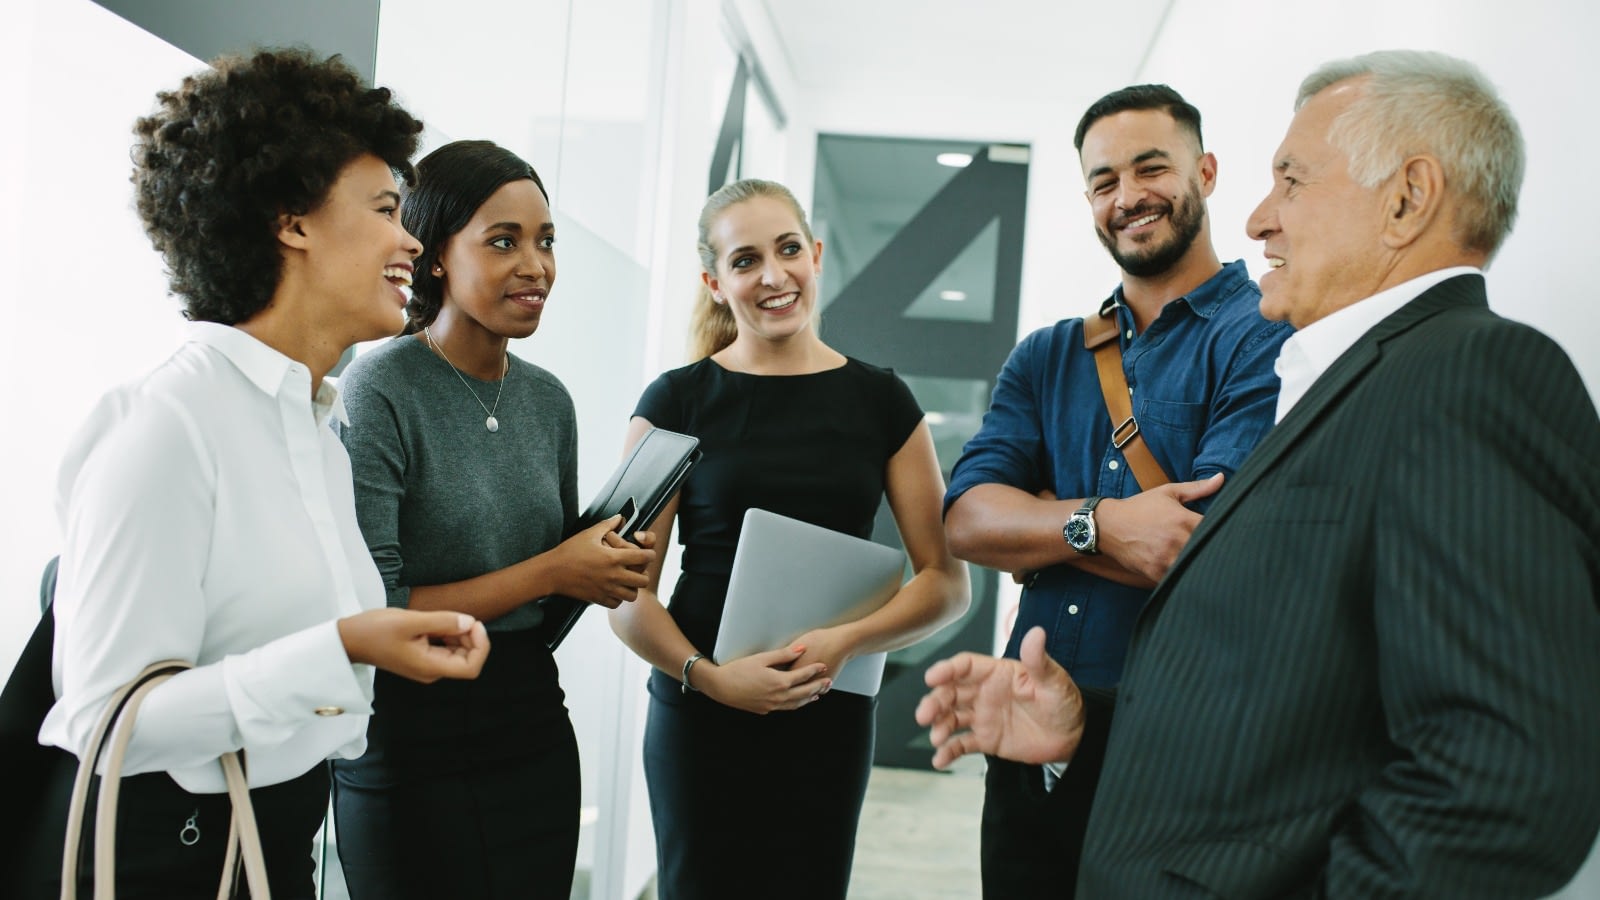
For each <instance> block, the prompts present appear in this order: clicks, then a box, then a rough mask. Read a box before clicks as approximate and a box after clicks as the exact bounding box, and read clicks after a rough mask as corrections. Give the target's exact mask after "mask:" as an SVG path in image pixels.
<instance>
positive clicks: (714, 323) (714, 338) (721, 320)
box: [689, 283, 739, 362]
mask: <svg viewBox="0 0 1600 900" xmlns="http://www.w3.org/2000/svg"><path fill="white" fill-rule="evenodd" d="M738 336H739V326H738V323H736V322H734V320H733V312H732V311H731V310H729V309H728V307H727V304H724V303H718V302H717V301H716V298H714V297H712V296H711V289H710V288H708V287H706V286H705V284H704V283H701V285H700V291H699V293H697V294H696V295H695V298H694V312H693V314H692V316H691V318H690V320H689V362H699V361H700V360H702V359H705V358H706V357H708V356H710V355H711V354H713V353H716V352H717V351H718V350H721V349H723V348H724V347H727V346H728V345H729V344H732V343H733V340H734V338H737V337H738Z"/></svg>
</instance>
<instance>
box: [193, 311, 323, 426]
mask: <svg viewBox="0 0 1600 900" xmlns="http://www.w3.org/2000/svg"><path fill="white" fill-rule="evenodd" d="M184 337H185V339H186V340H188V341H189V342H192V343H196V344H203V345H205V346H207V347H210V348H212V349H213V350H216V351H217V352H218V353H221V354H222V355H223V356H224V357H226V358H227V360H228V361H229V362H231V363H233V365H234V368H236V369H238V370H239V372H240V373H241V374H243V375H244V377H245V378H246V379H247V380H249V382H250V383H251V384H253V385H255V386H256V388H257V389H258V390H260V391H261V392H262V393H264V394H266V395H267V396H269V397H277V396H278V394H279V393H280V392H281V391H282V390H283V388H284V382H285V380H287V379H288V378H289V376H290V374H291V373H293V374H297V375H300V376H302V378H303V380H302V379H295V380H296V381H297V382H300V383H301V384H305V385H309V384H310V382H311V370H310V369H308V368H307V367H306V365H305V363H302V362H300V361H298V360H295V359H291V358H289V357H287V356H285V355H283V354H282V353H279V352H278V351H277V350H274V349H272V348H271V347H269V346H267V345H266V344H264V343H262V342H261V341H258V340H256V339H255V338H254V337H252V336H251V335H249V334H248V333H246V332H244V331H242V330H240V329H238V328H235V327H233V326H231V325H223V324H221V323H219V322H190V323H189V325H188V326H187V330H186V331H185V333H184ZM301 390H302V389H301V388H300V387H298V386H297V387H295V388H294V393H295V394H296V395H297V397H303V396H304V395H303V394H301ZM311 407H312V409H311V413H312V415H313V416H314V417H315V418H316V422H317V424H318V425H322V424H324V423H326V422H327V421H328V419H329V418H334V419H337V420H338V422H339V424H341V425H347V424H349V418H348V417H347V416H346V414H345V409H344V398H343V397H341V396H340V395H339V389H338V387H336V386H335V384H334V382H333V381H332V380H331V379H328V378H323V379H322V384H321V385H319V386H318V387H317V393H316V396H315V397H313V398H311Z"/></svg>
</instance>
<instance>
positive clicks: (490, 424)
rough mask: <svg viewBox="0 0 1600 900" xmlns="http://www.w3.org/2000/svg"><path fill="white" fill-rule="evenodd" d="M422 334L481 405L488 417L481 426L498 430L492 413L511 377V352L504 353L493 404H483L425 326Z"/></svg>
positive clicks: (491, 431)
mask: <svg viewBox="0 0 1600 900" xmlns="http://www.w3.org/2000/svg"><path fill="white" fill-rule="evenodd" d="M422 336H423V337H424V338H427V340H428V346H429V347H431V348H432V349H433V350H434V352H436V353H438V354H439V356H440V358H441V359H443V360H444V362H445V365H447V366H449V367H450V371H452V372H454V373H456V378H459V379H460V380H461V386H462V387H464V388H466V389H467V393H469V394H471V395H472V399H474V400H477V401H478V406H480V407H482V409H483V414H484V415H485V416H487V417H488V418H486V419H484V420H483V427H485V428H487V429H489V432H490V433H491V434H493V433H494V432H496V431H499V430H500V420H499V419H496V418H495V417H494V413H495V410H497V409H499V408H500V395H501V394H503V393H504V392H505V389H506V379H508V378H510V377H511V354H510V353H509V352H507V353H506V358H505V368H504V370H502V371H501V373H500V387H499V388H498V389H497V390H496V391H495V392H494V406H493V407H489V406H484V405H483V400H481V399H480V398H479V397H478V392H477V391H475V390H473V389H472V385H470V384H467V379H466V377H465V376H463V375H462V374H461V370H460V369H458V368H456V364H455V363H453V362H451V361H450V357H449V356H447V355H445V352H444V348H443V347H441V346H439V343H438V342H437V341H435V340H434V339H433V335H432V334H430V333H429V332H428V329H427V328H423V329H422Z"/></svg>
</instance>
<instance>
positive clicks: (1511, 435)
mask: <svg viewBox="0 0 1600 900" xmlns="http://www.w3.org/2000/svg"><path fill="white" fill-rule="evenodd" d="M1522 158H1523V156H1522V142H1521V137H1520V134H1519V132H1518V129H1517V126H1516V123H1515V121H1514V120H1513V119H1512V117H1511V115H1510V113H1509V112H1508V111H1507V110H1506V108H1505V106H1504V104H1502V103H1501V101H1500V100H1499V99H1498V97H1497V96H1496V95H1495V93H1494V90H1493V88H1492V87H1490V86H1489V85H1488V83H1487V82H1486V81H1485V80H1484V78H1483V76H1482V75H1481V73H1479V72H1478V71H1477V69H1476V68H1474V67H1473V66H1471V65H1469V64H1467V63H1464V62H1461V61H1459V60H1455V59H1452V58H1449V57H1446V56H1442V55H1439V54H1429V53H1414V52H1385V53H1376V54H1371V55H1368V56H1364V57H1359V58H1356V59H1353V60H1346V61H1341V62H1336V63H1332V64H1330V65H1328V66H1324V67H1323V68H1322V69H1320V70H1318V71H1317V72H1315V73H1313V74H1312V75H1311V76H1310V77H1309V78H1307V79H1306V81H1305V83H1304V84H1303V85H1302V86H1301V91H1300V97H1299V100H1298V102H1297V113H1296V115H1295V117H1294V120H1293V122H1292V124H1291V125H1290V127H1289V132H1288V134H1287V136H1286V137H1285V138H1284V141H1283V145H1282V147H1281V148H1280V149H1279V151H1278V154H1277V156H1276V157H1275V163H1274V176H1275V179H1274V186H1273V189H1272V192H1271V193H1270V194H1269V195H1268V196H1267V198H1266V199H1265V200H1264V201H1262V203H1261V205H1260V207H1258V208H1257V209H1256V211H1255V213H1254V214H1253V215H1252V216H1251V218H1250V223H1249V229H1250V233H1251V234H1252V236H1254V237H1256V238H1257V239H1260V240H1262V241H1264V242H1265V244H1266V255H1267V259H1268V260H1269V262H1270V264H1271V266H1272V271H1271V272H1269V273H1268V275H1267V276H1266V277H1265V278H1263V279H1262V281H1261V290H1262V301H1261V306H1262V311H1263V312H1264V313H1265V314H1267V315H1268V316H1269V317H1271V318H1280V319H1287V320H1288V321H1290V322H1291V323H1293V324H1294V325H1295V326H1296V327H1297V328H1298V329H1300V330H1299V331H1298V333H1297V334H1296V335H1295V336H1294V337H1292V338H1290V339H1289V341H1288V342H1287V343H1286V344H1285V345H1284V348H1283V351H1282V353H1281V355H1280V357H1279V361H1278V371H1279V374H1280V375H1281V377H1282V379H1283V393H1282V396H1281V398H1280V400H1279V405H1278V417H1279V420H1280V421H1279V424H1278V425H1277V426H1276V427H1275V428H1274V429H1273V431H1272V432H1271V433H1269V434H1268V436H1267V438H1266V439H1265V440H1264V441H1263V442H1262V443H1261V445H1260V446H1259V447H1258V448H1257V450H1256V452H1255V453H1254V455H1253V456H1252V457H1251V458H1250V459H1249V461H1248V462H1247V463H1246V464H1245V466H1244V467H1243V468H1242V469H1240V471H1239V472H1238V473H1237V474H1236V475H1235V476H1234V478H1233V479H1232V483H1231V484H1230V485H1229V486H1227V487H1226V488H1225V489H1224V490H1223V492H1222V493H1221V495H1220V496H1219V497H1218V498H1217V500H1216V502H1215V504H1214V505H1213V506H1212V507H1211V509H1210V511H1209V514H1208V515H1207V516H1206V518H1205V520H1204V521H1203V522H1202V523H1201V524H1200V525H1199V527H1198V528H1197V529H1196V530H1195V532H1194V534H1193V535H1192V537H1191V539H1190V541H1189V543H1188V545H1187V546H1186V547H1185V549H1184V551H1183V553H1182V554H1181V555H1180V556H1179V558H1178V560H1177V561H1176V562H1175V563H1174V565H1173V567H1172V569H1171V571H1170V573H1169V574H1168V576H1167V577H1166V579H1165V580H1164V581H1163V582H1162V583H1161V585H1160V586H1159V587H1158V588H1157V589H1156V591H1155V593H1154V594H1153V595H1152V597H1151V600H1150V603H1149V604H1148V605H1147V606H1146V608H1145V610H1144V612H1143V613H1142V615H1141V618H1140V620H1139V622H1138V624H1137V626H1136V628H1135V631H1134V637H1133V645H1132V648H1131V649H1130V651H1129V655H1128V661H1127V667H1126V669H1125V674H1124V679H1123V682H1122V686H1121V689H1120V691H1119V692H1118V695H1117V696H1116V698H1115V713H1114V718H1115V723H1114V725H1113V723H1112V718H1113V712H1112V706H1111V699H1112V698H1111V697H1110V696H1109V695H1106V694H1102V693H1098V692H1095V691H1093V690H1089V689H1084V690H1082V691H1080V690H1079V688H1078V687H1077V685H1075V684H1074V683H1073V682H1072V680H1071V679H1070V678H1069V677H1068V676H1067V675H1066V673H1065V672H1064V671H1063V670H1061V669H1060V668H1059V667H1058V666H1056V665H1055V664H1054V663H1053V662H1051V661H1050V660H1048V659H1047V658H1046V656H1045V654H1044V652H1043V644H1044V642H1043V635H1042V634H1040V633H1032V634H1030V635H1029V636H1028V637H1027V638H1026V639H1025V640H1024V642H1023V646H1022V660H1021V661H1020V662H1017V661H1011V660H992V659H989V658H986V657H980V656H975V655H970V654H964V655H962V656H960V657H956V658H954V659H952V660H947V661H945V662H942V663H939V664H937V665H935V666H934V667H933V668H932V669H930V670H929V673H928V683H929V685H930V687H932V688H933V691H932V692H931V693H930V694H929V695H928V697H927V698H925V699H924V701H923V704H922V705H921V706H920V707H919V709H918V719H919V721H922V722H923V723H924V724H932V725H933V726H934V728H933V738H934V742H935V744H936V745H937V746H938V748H939V749H938V754H937V756H936V757H935V763H936V764H939V765H944V764H947V763H948V762H949V761H950V760H952V759H954V758H955V757H956V756H959V755H961V754H962V753H967V752H973V751H977V750H982V751H986V752H990V753H996V754H998V755H1001V756H1006V757H1010V758H1013V759H1017V760H1019V761H1024V762H1044V761H1049V760H1058V761H1063V762H1065V761H1068V760H1070V763H1069V765H1068V767H1067V769H1066V771H1065V775H1064V777H1063V781H1062V784H1061V785H1059V786H1058V787H1057V790H1063V789H1065V790H1076V791H1096V793H1095V802H1094V812H1093V815H1092V817H1091V819H1090V822H1089V827H1088V838H1087V843H1086V845H1085V848H1084V862H1083V869H1082V873H1081V876H1080V880H1079V896H1084V897H1138V898H1164V897H1173V898H1177V897H1210V896H1222V897H1229V898H1255V897H1260V898H1282V897H1361V898H1384V897H1417V896H1429V897H1451V898H1473V897H1483V898H1491V897H1492V898H1497V900H1498V898H1508V897H1539V896H1543V895H1545V894H1548V893H1549V892H1551V891H1553V890H1555V889H1556V888H1559V887H1560V886H1561V885H1562V884H1563V883H1565V881H1566V880H1567V879H1569V878H1570V877H1571V876H1572V874H1573V873H1574V872H1575V871H1576V870H1577V868H1578V866H1579V864H1580V863H1581V862H1582V861H1583V858H1584V856H1585V853H1586V852H1587V850H1588V849H1589V847H1590V845H1591V844H1592V842H1593V841H1594V838H1595V834H1596V830H1597V828H1600V767H1597V765H1596V760H1600V728H1597V726H1596V724H1595V715H1596V711H1597V710H1600V610H1597V606H1596V598H1597V589H1596V572H1597V570H1600V418H1597V417H1596V415H1595V408H1594V405H1593V404H1592V403H1591V401H1590V399H1589V397H1588V395H1587V393H1586V392H1585V390H1584V387H1583V384H1582V382H1581V380H1580V379H1579V377H1578V375H1577V373H1576V371H1575V370H1574V369H1573V367H1572V365H1571V363H1570V361H1568V359H1567V358H1566V356H1565V355H1564V354H1563V353H1562V352H1561V350H1560V349H1559V348H1558V347H1557V346H1556V345H1555V344H1554V343H1552V342H1551V341H1550V340H1549V339H1548V338H1546V337H1545V336H1543V335H1541V334H1539V333H1538V332H1536V331H1534V330H1532V329H1530V328H1527V327H1525V326H1522V325H1518V324H1515V323H1512V322H1508V321H1506V320H1504V319H1501V318H1499V317H1498V316H1496V315H1495V314H1494V313H1492V312H1490V311H1489V308H1488V304H1487V298H1486V293H1485V288H1484V281H1483V276H1482V274H1481V271H1480V270H1481V269H1482V267H1484V266H1485V265H1487V263H1488V262H1489V260H1490V259H1491V257H1492V256H1493V255H1494V252H1495V250H1496V249H1497V248H1498V247H1499V245H1500V243H1501V241H1502V240H1503V239H1504V237H1505V235H1506V234H1507V232H1508V231H1509V230H1510V228H1511V223H1512V220H1513V218H1514V216H1515V211H1516V201H1517V194H1518V190H1519V187H1520V184H1521V178H1522V168H1523V163H1522ZM1097 783H1098V788H1097V787H1096V784H1097Z"/></svg>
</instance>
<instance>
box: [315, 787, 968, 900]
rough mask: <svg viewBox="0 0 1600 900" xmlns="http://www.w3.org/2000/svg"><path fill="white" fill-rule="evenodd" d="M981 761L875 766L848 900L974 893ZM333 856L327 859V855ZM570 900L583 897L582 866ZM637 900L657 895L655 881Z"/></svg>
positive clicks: (328, 891)
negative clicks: (918, 767)
mask: <svg viewBox="0 0 1600 900" xmlns="http://www.w3.org/2000/svg"><path fill="white" fill-rule="evenodd" d="M982 806H983V760H982V758H981V757H978V758H969V759H965V760H961V761H959V762H958V763H957V765H956V767H955V769H954V770H953V771H951V772H948V773H940V772H927V771H914V770H911V769H889V768H876V769H873V770H872V777H871V778H870V779H869V780H868V782H867V799H866V803H865V804H864V805H863V808H862V812H861V825H860V827H859V828H858V829H857V832H856V858H855V867H854V869H853V871H852V873H851V878H850V900H972V898H975V897H977V896H979V890H978V815H979V811H980V809H981V808H982ZM331 861H332V860H330V862H331ZM326 869H327V883H326V884H325V886H324V889H323V898H324V900H347V898H348V896H349V895H348V894H347V893H346V891H345V886H344V879H343V877H342V876H341V873H340V872H339V866H338V864H337V863H334V864H333V865H330V866H327V867H326ZM577 876H578V877H576V878H575V879H574V881H573V892H572V898H573V900H588V893H589V879H588V872H586V871H580V872H578V873H577ZM639 900H656V897H655V890H654V888H653V887H650V888H646V890H645V892H644V893H643V894H642V895H641V896H640V898H639Z"/></svg>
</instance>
